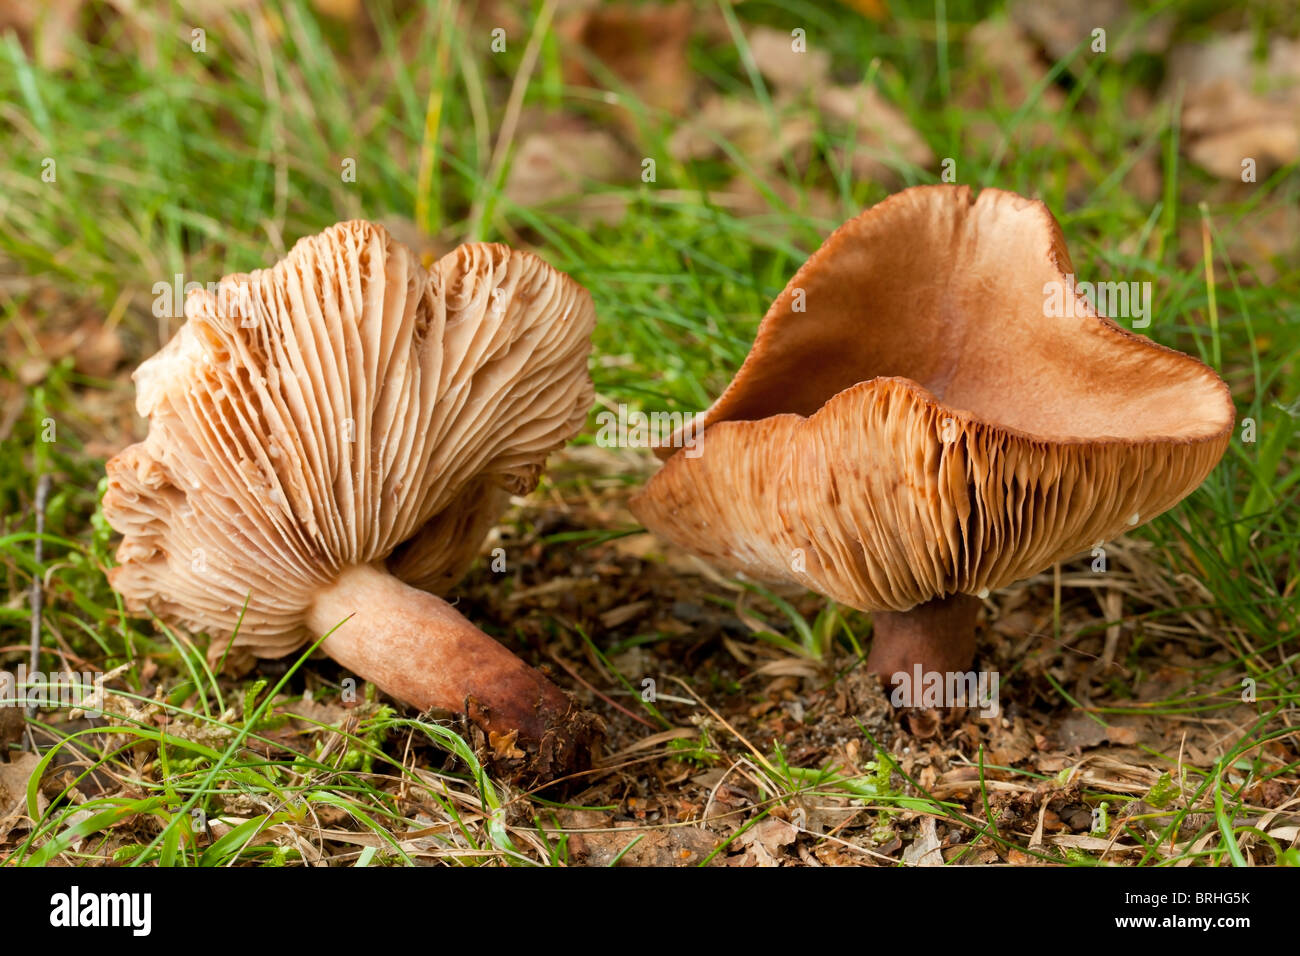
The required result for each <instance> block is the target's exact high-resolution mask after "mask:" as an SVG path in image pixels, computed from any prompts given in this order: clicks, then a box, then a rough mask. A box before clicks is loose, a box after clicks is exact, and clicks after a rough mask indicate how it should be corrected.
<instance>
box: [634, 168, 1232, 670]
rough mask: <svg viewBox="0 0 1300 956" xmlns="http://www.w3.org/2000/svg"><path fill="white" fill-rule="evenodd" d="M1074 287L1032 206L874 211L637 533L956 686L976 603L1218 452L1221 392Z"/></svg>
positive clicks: (651, 500) (1088, 543) (835, 243)
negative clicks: (799, 593) (952, 677)
mask: <svg viewBox="0 0 1300 956" xmlns="http://www.w3.org/2000/svg"><path fill="white" fill-rule="evenodd" d="M1073 275H1074V269H1073V267H1072V266H1071V264H1070V258H1069V254H1068V252H1067V251H1066V248H1065V242H1064V239H1063V236H1062V234H1061V230H1060V227H1059V226H1058V225H1057V223H1056V220H1055V219H1054V218H1053V217H1052V215H1051V213H1050V212H1049V211H1048V209H1047V207H1046V206H1045V205H1044V204H1043V203H1041V202H1037V201H1031V200H1029V199H1025V198H1023V197H1020V196H1017V195H1015V194H1013V193H1008V192H1002V191H1000V190H996V189H985V190H983V191H982V192H980V194H979V196H978V198H976V197H973V196H972V194H971V191H970V190H969V188H967V187H964V186H962V187H957V186H922V187H916V188H912V189H908V190H905V191H903V192H901V193H898V194H896V195H894V196H892V197H890V198H888V199H886V200H885V201H883V202H881V203H880V204H878V205H877V206H875V207H873V208H871V209H869V210H868V211H866V212H864V213H863V214H861V215H859V216H858V217H857V218H855V219H852V220H850V221H849V222H847V223H846V224H845V225H843V226H842V227H841V228H840V229H838V230H837V231H836V232H835V233H834V234H833V235H831V236H830V238H828V239H827V240H826V242H825V243H824V244H823V245H822V246H821V248H820V249H818V250H817V252H816V253H815V254H814V255H813V256H812V257H811V258H810V259H809V260H808V261H807V263H805V264H804V265H803V267H802V268H800V269H799V271H798V272H797V273H796V274H795V276H794V278H792V279H791V280H790V282H789V284H788V285H787V286H786V288H785V290H784V291H783V292H782V293H781V295H780V296H779V297H778V298H777V299H776V301H775V302H774V303H773V305H772V307H771V308H770V309H769V310H768V313H767V315H766V316H764V318H763V320H762V322H761V323H760V325H759V327H758V333H757V337H756V338H755V341H754V345H753V348H752V350H751V351H750V353H749V356H748V358H747V359H746V360H745V362H744V364H743V365H742V366H741V368H740V371H739V372H738V373H737V374H736V376H735V378H734V379H733V381H732V382H731V384H730V385H729V386H728V387H727V389H726V390H725V391H724V392H723V393H722V395H721V397H720V398H718V400H717V401H716V402H715V403H714V404H713V406H712V407H711V408H709V409H708V410H707V412H705V413H704V414H703V416H702V418H701V419H700V420H698V421H697V423H696V427H695V437H694V441H693V442H692V443H691V444H692V445H693V447H692V448H691V449H690V453H689V454H686V453H683V452H681V451H677V450H676V448H675V447H672V445H670V446H667V447H661V448H660V449H658V450H657V453H658V454H659V456H660V457H661V458H666V459H667V461H666V462H665V464H664V465H663V467H662V468H661V469H660V471H659V472H658V473H657V474H656V475H655V476H654V477H653V478H652V479H651V480H650V482H649V483H648V485H647V486H646V488H645V489H644V491H643V492H642V493H641V494H640V495H639V496H637V497H636V498H635V499H634V500H633V502H632V510H633V512H634V513H635V514H636V515H637V517H638V518H639V519H640V520H641V522H642V523H643V524H644V525H645V526H646V527H647V528H649V529H651V530H653V531H655V532H657V533H658V534H660V535H662V536H663V537H665V538H667V539H669V540H670V541H673V542H675V543H677V544H678V545H680V546H682V547H683V548H685V549H687V550H688V551H691V552H694V553H695V554H696V555H699V556H701V557H703V558H705V559H707V560H708V561H710V562H712V563H714V564H716V565H718V566H720V567H722V568H723V569H725V570H729V571H739V572H743V573H744V574H746V575H748V576H750V577H752V578H755V579H759V580H768V581H786V582H797V583H798V584H802V585H804V586H806V587H808V588H810V589H812V590H814V591H817V592H819V593H821V594H823V595H826V596H829V597H831V598H834V599H835V600H836V601H839V602H841V603H843V604H846V605H849V606H852V607H855V608H859V609H861V610H866V611H872V612H875V613H874V615H873V636H872V647H871V652H870V655H869V658H868V661H867V666H868V667H869V668H870V669H871V670H872V671H873V672H875V673H877V674H879V675H880V676H881V677H883V678H885V679H886V680H887V681H888V680H892V678H893V675H895V674H897V673H898V672H900V671H901V672H904V673H907V674H909V675H911V674H912V673H913V672H914V668H915V667H916V666H917V665H919V666H920V667H921V669H922V670H923V671H925V672H953V671H965V670H967V669H968V668H969V667H970V665H971V663H972V660H973V658H974V654H975V623H976V613H977V611H978V609H979V606H980V598H982V597H984V596H986V595H987V594H988V593H989V592H990V591H992V590H994V589H997V588H1000V587H1003V586H1005V585H1007V584H1010V583H1012V582H1014V581H1018V580H1020V579H1022V578H1026V577H1029V576H1030V575H1033V574H1035V573H1037V572H1039V571H1041V570H1043V569H1045V568H1047V567H1050V566H1051V565H1052V564H1054V563H1055V562H1057V561H1059V560H1061V559H1063V558H1067V557H1070V556H1071V555H1074V554H1076V553H1078V552H1080V551H1082V550H1084V549H1090V548H1092V547H1094V546H1095V545H1097V544H1099V543H1101V542H1104V541H1106V540H1108V539H1110V538H1113V537H1114V536H1115V535H1117V534H1120V533H1121V532H1124V531H1127V530H1129V529H1132V528H1134V527H1135V526H1137V525H1139V524H1142V523H1144V522H1147V521H1150V520H1151V519H1152V518H1154V517H1155V516H1157V515H1159V514H1160V513H1161V512H1163V511H1165V510H1167V509H1169V508H1170V507H1172V506H1173V505H1174V504H1176V503H1177V502H1178V501H1180V500H1181V499H1182V498H1184V497H1185V496H1186V495H1188V494H1189V493H1191V491H1192V490H1193V489H1194V488H1196V486H1197V485H1199V484H1200V483H1201V481H1202V480H1203V479H1204V478H1205V477H1206V475H1207V474H1208V473H1209V472H1210V470H1211V469H1212V468H1213V467H1214V466H1215V464H1216V463H1217V462H1218V461H1219V459H1220V457H1221V456H1222V455H1223V453H1224V450H1225V449H1226V448H1227V445H1228V440H1229V437H1230V434H1231V430H1232V425H1233V419H1234V410H1233V404H1232V399H1231V397H1230V395H1229V392H1228V388H1227V386H1226V385H1225V384H1224V383H1223V382H1222V381H1221V380H1220V379H1219V377H1218V376H1217V375H1215V374H1214V372H1212V371H1211V370H1210V369H1209V368H1207V367H1206V366H1205V365H1203V364H1201V363H1200V362H1198V361H1197V360H1195V359H1193V358H1191V357H1190V356H1187V355H1184V354H1182V353H1180V352H1176V351H1174V350H1172V349H1168V348H1165V347H1164V346H1161V345H1158V344H1156V343H1155V342H1152V341H1151V340H1149V339H1147V338H1145V337H1143V336H1141V335H1136V334H1134V333H1132V332H1129V331H1127V330H1126V329H1124V328H1121V327H1120V326H1119V325H1118V324H1116V323H1115V322H1114V321H1112V320H1111V319H1109V318H1106V317H1104V316H1102V315H1098V314H1097V312H1096V310H1095V309H1094V308H1093V307H1092V305H1091V304H1090V303H1089V302H1088V300H1087V299H1086V298H1085V297H1084V296H1082V295H1080V294H1079V292H1078V290H1077V289H1076V286H1075V284H1074V282H1073ZM680 444H681V442H680V441H676V442H674V443H673V445H680ZM674 452H676V453H674Z"/></svg>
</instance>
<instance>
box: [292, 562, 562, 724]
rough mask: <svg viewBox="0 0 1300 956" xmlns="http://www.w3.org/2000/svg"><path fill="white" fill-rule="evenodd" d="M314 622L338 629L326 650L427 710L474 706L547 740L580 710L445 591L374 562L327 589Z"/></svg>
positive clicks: (310, 614) (318, 628) (473, 712)
mask: <svg viewBox="0 0 1300 956" xmlns="http://www.w3.org/2000/svg"><path fill="white" fill-rule="evenodd" d="M376 612H378V613H376ZM306 623H307V626H308V628H310V629H311V630H313V631H315V632H316V633H318V634H328V637H326V638H325V640H324V642H322V644H321V648H322V649H323V650H324V651H325V653H327V654H328V655H329V656H330V657H332V658H334V660H336V661H338V662H339V663H340V664H342V665H343V666H344V667H346V668H348V669H349V670H351V671H353V672H354V673H356V674H359V675H360V676H362V677H364V678H365V679H366V680H368V681H371V682H372V683H374V684H376V685H377V686H378V687H379V688H380V689H382V690H384V691H385V692H386V693H388V694H390V695H391V696H393V697H396V698H397V699H398V700H401V701H404V702H406V703H408V704H411V705H413V706H415V707H418V708H419V709H420V710H429V709H432V708H438V709H441V710H448V711H455V712H463V713H466V714H468V716H469V717H470V719H471V720H473V721H474V723H475V724H477V725H478V726H480V727H481V728H482V729H483V730H484V731H485V732H487V733H489V734H491V735H496V736H498V737H501V738H506V737H508V736H509V735H510V734H512V733H517V734H518V740H519V741H520V742H521V743H522V742H528V743H532V744H539V743H540V742H541V741H542V740H544V739H545V738H546V737H547V736H548V735H552V736H553V735H554V734H555V733H557V732H563V730H564V728H565V726H566V723H567V721H568V718H569V716H570V714H571V712H572V711H574V710H575V709H576V708H575V707H574V705H573V703H572V702H571V701H570V700H569V698H568V696H567V695H566V694H565V693H564V692H563V691H562V690H560V688H558V687H556V686H555V685H554V684H552V683H551V682H550V681H549V680H547V679H546V678H545V677H543V676H542V675H541V674H540V673H539V672H538V671H536V670H534V669H533V668H531V667H529V666H528V665H527V664H525V663H524V662H523V661H521V660H520V659H519V658H517V657H515V656H514V655H513V654H511V653H510V652H509V651H508V650H506V649H505V648H504V647H503V646H502V645H500V644H499V643H497V642H496V641H494V640H493V639H492V638H490V637H488V635H486V634H484V633H483V632H482V631H480V630H479V629H478V628H477V627H475V626H474V625H473V624H471V623H470V622H469V621H467V620H465V618H464V617H462V616H461V615H460V614H459V613H458V612H457V611H456V609H455V608H453V607H452V606H451V605H450V604H448V603H447V602H446V601H444V600H442V598H440V597H437V596H436V595H433V594H430V593H428V592H427V591H418V590H416V589H415V588H413V587H410V586H408V585H406V584H403V583H402V582H401V581H399V580H397V578H395V577H393V576H392V575H391V574H387V573H385V572H383V571H380V570H378V569H376V568H374V567H372V566H370V565H365V564H362V565H357V566H355V567H353V568H349V569H348V570H347V571H344V572H343V574H341V575H340V576H339V578H338V580H336V581H335V582H334V583H333V584H332V585H330V586H329V587H327V588H324V589H322V590H321V591H320V592H319V593H318V594H317V595H316V600H315V602H314V603H313V604H312V606H311V608H310V609H309V610H308V611H307V616H306Z"/></svg>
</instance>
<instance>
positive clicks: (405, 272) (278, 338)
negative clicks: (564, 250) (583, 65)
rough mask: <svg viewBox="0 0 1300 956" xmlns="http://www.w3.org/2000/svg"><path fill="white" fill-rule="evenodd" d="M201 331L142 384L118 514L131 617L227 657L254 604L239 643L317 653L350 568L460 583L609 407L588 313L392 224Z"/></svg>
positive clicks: (564, 281)
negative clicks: (324, 616)
mask: <svg viewBox="0 0 1300 956" xmlns="http://www.w3.org/2000/svg"><path fill="white" fill-rule="evenodd" d="M186 315H187V318H188V321H187V323H186V324H185V325H184V326H183V327H182V328H181V330H180V332H179V333H177V335H176V336H175V337H174V338H173V339H172V340H171V342H169V343H168V344H167V346H166V347H165V348H163V350H162V351H161V352H159V353H158V354H157V355H155V356H154V357H153V358H151V359H149V360H148V361H146V362H145V363H144V364H143V365H142V366H141V367H140V369H139V370H138V371H137V372H136V375H135V379H136V383H137V388H138V399H137V406H138V409H139V411H140V413H141V414H142V415H147V416H148V417H149V433H148V436H147V437H146V438H145V440H144V441H142V442H140V443H138V444H135V445H132V446H131V447H129V448H127V449H126V450H124V451H123V452H122V453H121V454H120V455H118V456H117V457H116V458H114V459H113V460H112V461H110V462H109V464H108V474H109V486H108V492H107V493H106V495H105V497H104V513H105V515H106V516H107V518H108V521H109V523H110V524H111V525H112V526H113V527H114V528H116V529H117V530H118V531H120V532H122V534H123V541H122V544H121V547H120V549H119V551H118V560H119V562H120V564H119V566H118V567H116V568H114V569H113V570H112V571H111V572H110V580H111V583H112V585H113V587H114V588H116V589H117V590H118V591H119V592H121V593H122V594H123V595H124V596H125V597H126V599H127V605H128V607H129V608H130V609H131V610H132V611H134V612H140V611H143V610H144V609H146V608H148V609H149V610H152V611H154V612H155V613H157V614H158V615H159V617H161V618H162V619H164V620H167V621H175V622H180V623H182V624H184V625H187V626H189V627H191V628H194V629H202V630H206V631H207V632H208V633H210V634H212V635H213V637H214V650H215V652H216V653H220V651H221V647H222V646H223V641H222V640H221V638H227V639H228V638H229V637H230V636H231V635H232V634H233V633H234V630H235V627H236V622H237V621H238V620H239V618H240V609H241V607H242V606H243V605H244V602H245V599H246V598H247V601H248V608H247V612H246V613H245V614H244V616H243V619H242V622H240V623H239V626H238V637H237V639H236V645H237V647H239V648H240V649H242V650H244V651H250V652H252V653H253V654H255V655H257V656H260V657H276V656H280V655H283V654H287V653H290V652H291V651H293V650H295V649H297V648H299V647H300V646H301V645H302V644H303V643H304V642H306V641H308V640H312V639H315V638H316V637H319V636H320V635H319V634H318V633H314V632H313V631H312V630H311V629H310V628H309V627H308V626H307V624H306V615H307V613H308V611H309V609H310V608H311V605H312V602H313V599H314V597H315V595H316V594H317V593H318V592H319V591H321V589H322V588H325V587H326V586H328V585H329V584H331V582H333V581H335V579H336V578H337V577H338V576H339V574H340V572H342V571H343V570H344V569H347V568H350V567H353V566H359V565H367V564H371V563H374V562H376V561H381V560H383V559H389V560H390V565H391V568H392V570H393V571H394V573H396V574H397V575H398V576H399V577H402V578H403V579H404V580H406V581H408V582H409V583H412V584H415V585H417V586H420V587H425V588H428V589H433V590H441V589H443V588H445V587H447V586H449V585H450V584H451V583H453V582H454V580H455V579H456V578H458V577H459V576H460V574H461V573H462V572H463V571H464V570H465V568H466V566H467V565H468V563H469V561H471V560H472V559H473V557H474V555H475V554H476V553H477V550H478V547H479V545H480V544H481V542H482V539H483V535H484V533H485V532H486V530H487V529H488V527H490V525H491V524H492V523H493V522H494V521H495V520H496V519H497V517H498V516H499V515H500V513H501V511H502V509H503V508H504V506H505V503H506V501H507V500H508V497H509V495H511V494H524V493H526V492H528V491H529V490H531V489H532V488H533V487H534V486H535V485H536V483H537V480H538V478H539V475H540V473H541V468H542V464H543V461H544V459H545V458H546V456H547V454H548V453H549V452H551V451H553V450H555V449H556V448H558V447H560V446H561V445H563V443H564V442H565V441H566V440H568V439H569V438H571V437H572V436H573V435H574V434H575V433H576V432H577V431H578V429H579V428H580V427H581V425H582V422H583V421H584V419H585V416H586V412H587V409H588V408H589V407H590V404H591V400H592V387H591V382H590V379H589V378H588V375H587V368H586V359H587V354H588V351H589V348H590V344H589V340H590V336H591V331H592V328H593V326H594V322H595V316H594V311H593V308H592V304H591V299H590V297H589V296H588V295H587V293H586V291H585V290H583V289H582V288H581V287H580V286H579V285H578V284H577V283H575V282H573V281H572V280H571V279H569V278H568V277H567V276H565V275H563V274H562V273H559V272H557V271H556V270H554V269H552V268H551V267H550V266H548V265H547V264H546V263H544V262H543V261H542V260H540V259H538V258H537V257H536V256H533V255H530V254H527V253H523V252H518V251H514V250H511V249H509V248H508V247H506V246H501V245H490V244H470V245H465V246H461V247H460V248H459V249H456V250H455V251H453V252H451V253H449V254H448V255H447V256H445V257H444V258H443V259H441V260H440V261H439V262H438V263H436V264H435V265H434V266H433V268H432V269H431V270H429V271H428V272H426V270H425V269H424V268H422V267H421V265H420V263H419V261H418V259H417V258H416V256H415V255H414V254H413V253H412V252H410V251H409V250H407V249H406V248H405V247H404V246H402V245H400V244H399V243H397V242H395V241H394V240H393V239H391V238H390V236H389V235H388V233H387V232H386V231H385V230H384V229H383V228H382V227H379V226H376V225H372V224H370V223H366V222H346V223H340V224H339V225H336V226H333V227H331V228H330V229H327V230H326V231H325V232H323V233H321V234H320V235H318V236H314V237H311V238H308V239H303V240H302V241H300V242H299V243H298V244H297V245H296V246H294V248H293V250H292V251H291V252H290V253H289V255H288V256H287V257H286V258H285V259H284V260H283V261H281V262H279V263H277V264H276V265H275V266H273V267H271V268H269V269H262V270H258V271H255V272H252V273H250V274H247V275H232V276H228V277H226V278H225V279H223V280H222V282H221V285H220V288H219V290H218V292H217V294H215V295H214V294H212V293H211V292H208V291H200V292H196V293H194V294H192V295H191V296H190V298H189V299H188V301H187V302H186ZM404 542H407V544H406V546H405V547H404V548H402V550H401V551H400V552H399V551H398V550H397V549H398V548H399V546H401V545H403V543H404ZM395 552H396V553H395Z"/></svg>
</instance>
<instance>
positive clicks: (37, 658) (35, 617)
mask: <svg viewBox="0 0 1300 956" xmlns="http://www.w3.org/2000/svg"><path fill="white" fill-rule="evenodd" d="M49 497H50V476H49V475H41V477H40V478H38V479H37V480H36V540H35V541H34V542H32V556H33V557H34V558H35V559H36V573H35V574H33V575H32V593H31V605H32V641H31V646H30V648H29V651H28V655H27V676H28V679H30V678H31V675H32V674H35V673H36V672H37V671H38V670H40V666H41V611H42V609H43V608H44V606H45V591H44V589H43V583H44V578H45V575H44V573H43V571H42V570H41V565H42V563H43V562H44V560H45V541H44V539H43V535H44V534H45V504H46V502H47V501H48V500H49ZM25 710H26V713H27V719H28V720H31V719H32V718H33V717H35V716H36V705H35V704H34V703H32V702H31V701H30V700H29V701H28V702H27V706H26V708H25ZM27 737H28V741H29V742H31V743H34V741H32V740H31V729H30V728H28V734H27Z"/></svg>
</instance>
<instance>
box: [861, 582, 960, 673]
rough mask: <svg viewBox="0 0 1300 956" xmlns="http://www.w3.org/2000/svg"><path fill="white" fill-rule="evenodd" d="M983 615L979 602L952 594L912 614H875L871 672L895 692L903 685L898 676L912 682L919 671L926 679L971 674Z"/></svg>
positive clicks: (885, 612) (870, 656) (870, 657)
mask: <svg viewBox="0 0 1300 956" xmlns="http://www.w3.org/2000/svg"><path fill="white" fill-rule="evenodd" d="M979 609H980V602H979V599H978V598H975V597H971V596H970V595H969V594H952V595H949V596H948V597H945V598H935V599H934V600H933V601H927V602H926V603H925V604H918V605H917V606H916V607H914V608H912V609H911V610H910V611H875V612H873V613H872V616H871V617H872V638H871V653H870V654H868V655H867V669H868V670H870V671H871V673H873V674H875V675H877V676H878V677H880V679H881V680H882V681H884V683H885V685H886V686H890V687H892V686H893V685H894V684H896V683H899V682H900V681H899V680H897V679H896V675H898V674H900V673H902V674H906V675H907V678H908V679H910V678H912V676H913V675H914V673H915V670H916V668H917V667H918V666H919V667H920V669H921V671H922V673H940V674H947V673H957V672H965V671H968V670H970V666H971V664H972V663H973V662H974V660H975V616H976V615H977V614H978V613H979Z"/></svg>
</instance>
